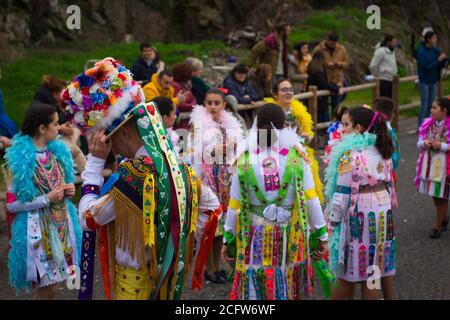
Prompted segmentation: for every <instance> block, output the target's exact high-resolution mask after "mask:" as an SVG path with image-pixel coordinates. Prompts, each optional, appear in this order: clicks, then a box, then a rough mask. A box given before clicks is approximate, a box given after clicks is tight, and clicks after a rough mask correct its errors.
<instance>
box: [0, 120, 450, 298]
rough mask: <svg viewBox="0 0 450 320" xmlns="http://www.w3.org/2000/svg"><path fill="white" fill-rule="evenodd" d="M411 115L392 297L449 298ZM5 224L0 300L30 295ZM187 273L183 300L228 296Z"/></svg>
mask: <svg viewBox="0 0 450 320" xmlns="http://www.w3.org/2000/svg"><path fill="white" fill-rule="evenodd" d="M415 125H416V119H406V120H403V121H401V123H400V128H401V131H400V134H399V140H400V145H401V153H402V154H401V163H400V168H399V171H398V176H399V180H400V183H399V186H398V187H399V191H398V197H399V203H400V208H399V209H398V210H397V211H396V212H395V225H396V232H397V237H398V263H397V264H398V270H397V275H396V277H395V278H394V282H395V284H394V285H395V294H396V298H397V299H450V274H449V269H448V266H449V265H450V237H449V235H448V234H447V233H446V234H443V236H442V237H441V239H438V240H430V239H429V238H428V233H429V230H430V228H431V227H432V225H433V221H434V218H435V213H434V207H433V204H432V200H431V199H430V198H429V197H427V196H424V195H421V194H418V193H417V192H416V191H415V189H414V187H413V185H412V181H413V178H414V175H415V164H416V160H417V156H418V151H417V149H416V146H415V144H416V135H415V134H409V133H408V131H410V130H413V129H415ZM6 239H7V238H6V224H5V223H4V222H1V223H0V299H30V295H20V296H18V297H17V296H16V295H15V293H14V290H12V289H11V288H10V287H9V284H8V270H7V240H6ZM96 270H97V272H96V278H95V294H94V298H95V299H104V296H103V292H102V284H101V278H100V273H99V272H98V270H99V268H98V265H97V266H96ZM190 279H191V277H189V278H188V283H187V285H186V288H187V289H186V290H185V292H184V297H183V298H184V299H187V300H197V299H227V298H228V293H229V289H230V285H229V284H227V285H215V284H211V283H206V284H205V285H204V288H203V290H202V291H201V292H193V291H192V290H190V283H191V280H190ZM57 298H58V299H76V292H74V291H70V290H68V289H64V288H61V289H60V292H59V294H58V297H57ZM314 299H323V296H322V293H321V290H320V288H316V289H315V290H314Z"/></svg>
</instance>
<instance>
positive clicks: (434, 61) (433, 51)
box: [416, 31, 447, 127]
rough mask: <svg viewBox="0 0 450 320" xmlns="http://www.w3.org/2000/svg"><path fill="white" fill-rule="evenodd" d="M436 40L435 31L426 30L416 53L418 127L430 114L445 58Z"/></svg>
mask: <svg viewBox="0 0 450 320" xmlns="http://www.w3.org/2000/svg"><path fill="white" fill-rule="evenodd" d="M437 41H438V37H437V35H436V33H435V32H433V31H429V32H427V33H426V34H425V36H424V41H423V42H421V43H420V46H419V48H418V49H417V53H416V60H417V73H418V75H419V90H420V111H419V118H418V127H420V125H421V124H422V121H423V119H425V118H428V117H429V116H430V110H431V105H432V104H433V101H434V100H435V99H436V96H437V82H438V81H439V78H440V76H441V75H440V72H441V68H442V66H443V64H444V62H445V60H446V59H447V55H446V54H445V53H444V52H443V51H442V49H440V48H438V47H437Z"/></svg>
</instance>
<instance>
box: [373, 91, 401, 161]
mask: <svg viewBox="0 0 450 320" xmlns="http://www.w3.org/2000/svg"><path fill="white" fill-rule="evenodd" d="M373 109H374V111H378V112H379V113H381V114H382V115H383V117H384V119H385V120H386V125H387V127H388V131H389V134H390V135H391V138H392V143H393V144H394V153H393V154H392V164H393V165H394V170H397V168H398V164H399V161H400V145H399V143H398V139H397V131H396V130H395V129H394V128H393V127H392V124H391V121H392V119H393V118H394V101H393V100H392V99H391V98H388V97H380V98H378V99H376V100H375V103H374V105H373Z"/></svg>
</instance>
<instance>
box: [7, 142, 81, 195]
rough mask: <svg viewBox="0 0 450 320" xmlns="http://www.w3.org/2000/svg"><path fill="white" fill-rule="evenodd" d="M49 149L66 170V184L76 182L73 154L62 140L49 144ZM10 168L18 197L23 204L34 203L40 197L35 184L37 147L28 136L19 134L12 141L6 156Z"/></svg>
mask: <svg viewBox="0 0 450 320" xmlns="http://www.w3.org/2000/svg"><path fill="white" fill-rule="evenodd" d="M47 149H48V150H49V151H50V152H51V153H52V154H53V155H54V156H55V158H56V160H57V161H58V163H59V164H60V165H61V166H62V168H63V170H64V178H65V183H73V182H74V181H75V174H74V168H73V167H74V165H73V158H72V154H71V153H70V151H69V149H68V148H67V147H66V145H65V144H64V143H63V142H62V141H60V140H54V141H51V142H49V143H48V144H47ZM5 158H6V161H7V163H8V168H9V170H10V171H11V174H12V183H13V188H14V193H15V195H16V197H17V198H18V199H19V200H20V201H22V202H29V201H33V199H34V198H36V197H37V196H38V191H37V188H36V187H35V185H34V183H33V174H34V170H35V169H36V146H35V145H34V143H33V140H32V139H31V137H30V136H28V135H22V134H17V135H15V136H14V139H13V140H12V146H11V147H10V148H8V149H7V150H6V154H5Z"/></svg>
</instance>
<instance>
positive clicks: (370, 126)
mask: <svg viewBox="0 0 450 320" xmlns="http://www.w3.org/2000/svg"><path fill="white" fill-rule="evenodd" d="M379 115H380V114H379V113H378V111H377V112H375V114H374V115H373V117H372V120H371V121H370V124H369V126H368V127H367V129H366V132H369V131H370V129H372V126H373V124H374V123H375V120H376V119H379V118H378V116H379Z"/></svg>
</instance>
